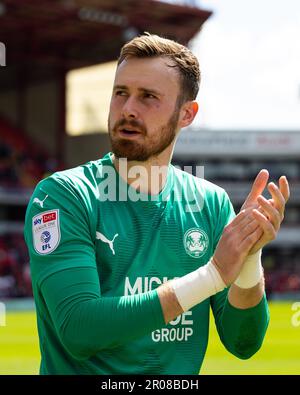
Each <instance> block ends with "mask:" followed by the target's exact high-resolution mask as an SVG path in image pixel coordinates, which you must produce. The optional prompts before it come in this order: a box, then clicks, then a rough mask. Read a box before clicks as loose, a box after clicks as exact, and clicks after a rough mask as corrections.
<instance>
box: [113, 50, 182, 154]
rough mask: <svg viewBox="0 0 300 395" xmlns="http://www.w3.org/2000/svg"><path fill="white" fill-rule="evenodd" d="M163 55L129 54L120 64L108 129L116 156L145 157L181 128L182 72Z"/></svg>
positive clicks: (162, 147) (163, 146) (167, 142)
mask: <svg viewBox="0 0 300 395" xmlns="http://www.w3.org/2000/svg"><path fill="white" fill-rule="evenodd" d="M167 63H169V64H170V61H169V60H167V59H165V58H163V57H157V58H129V59H126V60H124V61H123V62H122V63H121V64H120V65H119V66H118V68H117V71H116V76H115V81H114V87H113V94H112V98H111V103H110V112H109V118H108V130H109V136H110V140H111V145H112V151H113V152H114V154H115V155H116V157H118V158H120V157H122V158H127V159H128V160H137V161H146V160H148V159H149V158H151V157H154V156H157V155H158V154H160V153H161V152H163V151H164V150H165V149H167V147H170V144H171V143H172V142H173V141H174V139H175V136H176V133H177V131H178V118H179V109H178V106H177V97H178V94H179V91H180V86H179V75H178V72H177V71H176V69H175V68H174V67H169V66H167Z"/></svg>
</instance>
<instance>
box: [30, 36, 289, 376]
mask: <svg viewBox="0 0 300 395" xmlns="http://www.w3.org/2000/svg"><path fill="white" fill-rule="evenodd" d="M199 80H200V72H199V65H198V61H197V59H196V58H195V56H194V55H193V54H192V53H191V52H190V51H189V50H188V49H187V48H186V47H184V46H181V45H179V44H178V43H176V42H174V41H170V40H166V39H164V38H161V37H158V36H155V35H149V34H145V35H143V36H141V37H137V38H135V39H133V40H132V41H131V42H129V43H127V44H126V45H125V46H124V47H123V48H122V51H121V55H120V58H119V61H118V67H117V70H116V76H115V81H114V87H113V93H112V98H111V105H110V112H109V120H108V129H109V136H110V140H111V146H112V153H110V154H107V155H106V156H105V157H104V158H102V159H100V160H96V161H92V162H89V163H87V164H85V165H83V166H79V167H77V168H75V169H71V170H67V171H63V172H58V173H55V174H53V175H52V176H51V177H49V178H47V179H45V180H43V181H41V182H40V183H39V184H38V185H37V187H36V190H35V192H34V194H33V196H32V198H31V200H30V203H29V206H28V209H27V213H26V224H25V238H26V242H27V245H28V248H29V251H30V260H31V272H32V282H33V290H34V297H35V302H36V311H37V320H38V330H39V337H40V349H41V356H42V360H41V368H40V373H41V374H132V373H134V374H198V372H199V369H200V367H201V364H202V361H203V358H204V354H205V350H206V347H207V341H208V326H209V309H210V306H211V308H212V311H213V314H214V318H215V322H216V325H217V329H218V332H219V335H220V338H221V340H222V342H223V343H224V345H225V347H226V348H227V349H228V350H229V351H230V352H231V353H233V354H234V355H236V356H238V357H239V358H249V357H250V356H251V355H253V354H254V353H255V352H256V351H257V350H258V349H259V348H260V346H261V344H262V341H263V338H264V335H265V332H266V328H267V325H268V320H269V315H268V307H267V302H266V298H265V293H264V280H263V271H262V267H261V263H260V253H261V248H262V247H263V246H264V245H265V244H267V243H268V242H269V241H270V240H272V239H274V237H275V236H276V234H277V232H278V230H279V227H280V224H281V221H282V219H283V214H284V206H285V202H286V201H287V199H288V197H289V187H288V182H287V180H286V178H285V177H281V178H280V180H279V187H277V186H276V185H275V184H274V183H269V184H268V189H269V191H270V193H271V196H272V198H271V199H269V200H267V199H265V198H264V197H263V196H262V195H261V194H262V192H263V190H264V189H265V187H266V186H267V182H268V172H267V171H266V170H262V171H261V172H260V173H259V175H258V176H257V178H256V180H255V182H254V184H253V187H252V190H251V192H250V194H249V196H248V198H247V200H246V201H245V203H244V205H243V209H242V211H241V212H240V213H239V214H238V215H237V216H236V217H235V215H234V212H233V209H232V205H231V203H230V201H229V198H228V196H227V194H226V193H225V191H224V190H223V189H221V188H219V187H217V186H215V185H213V184H211V183H209V182H208V181H205V180H202V179H198V178H196V177H193V176H191V175H189V174H187V173H185V172H182V171H180V170H178V169H175V168H174V167H173V166H172V165H170V161H171V157H172V152H173V148H174V144H175V140H176V137H177V136H178V133H179V131H180V129H181V128H183V127H186V126H188V125H190V124H191V123H192V121H193V119H194V117H195V115H196V113H197V110H198V105H197V103H196V102H195V98H196V95H197V92H198V89H199ZM153 174H154V175H155V176H153ZM230 221H231V222H230Z"/></svg>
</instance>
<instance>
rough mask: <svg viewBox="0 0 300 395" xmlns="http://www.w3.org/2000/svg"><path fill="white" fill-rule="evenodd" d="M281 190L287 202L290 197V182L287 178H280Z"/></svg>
mask: <svg viewBox="0 0 300 395" xmlns="http://www.w3.org/2000/svg"><path fill="white" fill-rule="evenodd" d="M279 188H280V192H281V193H282V196H283V197H284V199H285V201H286V202H287V201H288V200H289V197H290V187H289V182H288V180H287V178H286V176H281V177H280V178H279Z"/></svg>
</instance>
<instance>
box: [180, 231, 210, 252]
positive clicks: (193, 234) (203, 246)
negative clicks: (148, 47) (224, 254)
mask: <svg viewBox="0 0 300 395" xmlns="http://www.w3.org/2000/svg"><path fill="white" fill-rule="evenodd" d="M208 243H209V241H208V236H207V234H206V233H205V232H204V231H203V230H201V229H198V228H192V229H189V230H188V231H186V232H185V235H184V239H183V244H184V248H185V251H186V252H187V254H189V255H190V256H191V257H193V258H200V257H202V256H203V255H204V254H205V253H206V251H207V248H208Z"/></svg>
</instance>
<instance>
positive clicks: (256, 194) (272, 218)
mask: <svg viewBox="0 0 300 395" xmlns="http://www.w3.org/2000/svg"><path fill="white" fill-rule="evenodd" d="M268 179H269V173H268V171H267V170H261V171H260V172H259V174H258V175H257V177H256V179H255V181H254V183H253V187H252V189H251V192H250V194H249V195H248V197H247V199H246V201H245V203H244V204H243V207H242V209H245V208H250V207H251V208H252V209H253V210H252V212H253V216H254V218H255V219H256V220H257V222H258V224H259V225H260V227H261V229H262V231H263V233H262V236H261V238H260V239H259V240H258V242H257V243H256V244H255V245H254V246H253V247H252V249H251V250H250V253H249V254H254V253H255V252H257V251H258V250H259V249H261V248H262V247H264V246H265V245H266V244H268V243H269V242H270V241H272V240H274V239H275V238H276V236H277V234H278V232H279V229H280V225H281V223H282V221H283V218H284V212H285V205H286V202H287V201H288V199H289V197H290V189H289V183H288V180H287V178H286V177H285V176H281V177H280V178H279V186H277V185H276V184H275V183H273V182H270V183H269V184H268V185H267V182H268ZM266 186H267V187H268V191H269V192H270V194H271V196H272V198H271V199H265V198H264V197H263V196H262V192H263V191H264V189H265V187H266Z"/></svg>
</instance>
